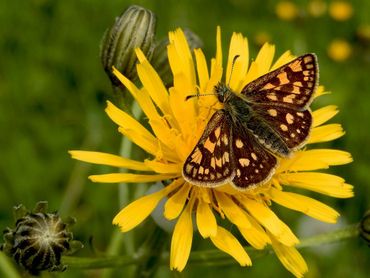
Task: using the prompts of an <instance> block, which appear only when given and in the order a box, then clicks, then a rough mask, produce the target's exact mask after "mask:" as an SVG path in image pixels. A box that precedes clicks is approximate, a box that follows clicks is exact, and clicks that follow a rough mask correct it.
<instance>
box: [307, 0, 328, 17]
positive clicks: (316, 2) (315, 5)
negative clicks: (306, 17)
mask: <svg viewBox="0 0 370 278" xmlns="http://www.w3.org/2000/svg"><path fill="white" fill-rule="evenodd" d="M326 9H327V5H326V3H325V2H324V1H323V0H312V1H310V2H308V6H307V11H308V13H309V14H310V15H312V16H313V17H320V16H322V15H324V14H325V12H326Z"/></svg>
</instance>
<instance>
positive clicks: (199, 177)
mask: <svg viewBox="0 0 370 278" xmlns="http://www.w3.org/2000/svg"><path fill="white" fill-rule="evenodd" d="M230 140H231V136H230V122H229V121H228V120H227V118H226V116H225V112H224V110H219V111H217V112H216V113H215V114H214V115H213V116H212V118H211V119H210V120H209V122H208V125H207V128H206V130H205V131H204V133H203V135H202V137H201V138H200V139H199V142H198V144H197V145H196V146H195V148H194V149H193V151H192V152H191V153H190V155H189V156H188V158H187V159H186V161H185V164H184V167H183V176H184V178H185V179H186V180H187V181H189V182H191V183H193V184H198V185H202V186H215V185H217V184H221V183H225V182H226V181H227V180H230V179H231V178H232V175H233V171H232V167H231V153H230Z"/></svg>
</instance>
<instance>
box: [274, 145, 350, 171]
mask: <svg viewBox="0 0 370 278" xmlns="http://www.w3.org/2000/svg"><path fill="white" fill-rule="evenodd" d="M352 161H353V159H352V156H351V154H350V153H348V152H345V151H340V150H332V149H314V150H307V151H299V152H296V153H295V154H294V156H293V157H292V158H291V159H287V160H283V161H282V163H281V164H280V167H279V171H278V172H284V171H287V170H289V171H312V170H318V169H327V168H329V166H331V165H343V164H347V163H350V162H352Z"/></svg>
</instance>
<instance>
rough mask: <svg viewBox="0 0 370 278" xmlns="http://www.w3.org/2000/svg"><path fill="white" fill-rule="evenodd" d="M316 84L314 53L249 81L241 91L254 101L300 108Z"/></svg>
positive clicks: (316, 73) (303, 107)
mask: <svg viewBox="0 0 370 278" xmlns="http://www.w3.org/2000/svg"><path fill="white" fill-rule="evenodd" d="M317 83H318V65H317V58H316V55H315V54H306V55H303V56H300V57H298V58H296V59H294V60H293V61H291V62H289V63H288V64H286V65H283V66H281V67H280V68H278V69H276V70H274V71H272V72H269V73H268V74H265V75H263V76H261V77H259V78H257V79H256V80H254V81H252V82H250V83H249V84H247V85H246V86H245V87H244V88H243V90H242V92H241V94H243V95H245V96H246V97H247V98H248V99H249V100H250V101H251V102H254V103H271V104H274V103H275V104H279V105H282V106H285V107H291V108H293V109H302V110H303V109H305V108H306V107H307V106H308V105H309V104H310V103H311V101H312V97H313V93H314V91H315V89H316V86H317Z"/></svg>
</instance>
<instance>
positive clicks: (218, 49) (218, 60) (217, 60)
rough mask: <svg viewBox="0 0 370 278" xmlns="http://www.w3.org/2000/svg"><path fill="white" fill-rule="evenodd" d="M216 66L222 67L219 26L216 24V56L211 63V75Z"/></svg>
mask: <svg viewBox="0 0 370 278" xmlns="http://www.w3.org/2000/svg"><path fill="white" fill-rule="evenodd" d="M216 68H222V45H221V28H220V26H217V34H216V57H215V62H214V63H212V67H211V76H212V75H214V72H215V70H218V69H216Z"/></svg>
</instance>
